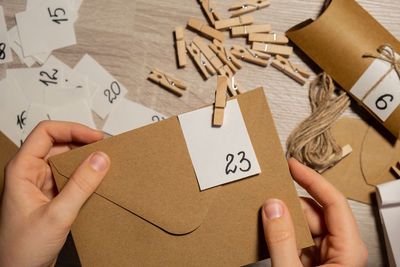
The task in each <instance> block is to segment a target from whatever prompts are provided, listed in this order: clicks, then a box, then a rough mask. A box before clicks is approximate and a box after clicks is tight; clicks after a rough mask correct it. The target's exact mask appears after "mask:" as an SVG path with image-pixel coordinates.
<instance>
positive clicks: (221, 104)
mask: <svg viewBox="0 0 400 267" xmlns="http://www.w3.org/2000/svg"><path fill="white" fill-rule="evenodd" d="M226 88H227V78H226V77H225V76H222V75H218V79H217V89H216V90H215V104H214V116H213V126H219V127H220V126H222V124H223V123H224V110H225V106H226Z"/></svg>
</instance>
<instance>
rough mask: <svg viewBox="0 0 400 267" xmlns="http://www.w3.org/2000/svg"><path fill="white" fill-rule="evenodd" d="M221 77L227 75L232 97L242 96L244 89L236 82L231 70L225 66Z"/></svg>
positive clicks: (221, 71)
mask: <svg viewBox="0 0 400 267" xmlns="http://www.w3.org/2000/svg"><path fill="white" fill-rule="evenodd" d="M220 74H221V75H225V76H226V77H227V78H228V91H229V93H230V95H231V96H235V95H237V94H242V93H243V90H242V87H241V86H240V85H239V83H238V82H237V81H236V80H235V76H234V75H233V72H232V71H231V69H230V68H229V67H228V66H227V65H225V66H224V67H223V68H222V69H221V70H220Z"/></svg>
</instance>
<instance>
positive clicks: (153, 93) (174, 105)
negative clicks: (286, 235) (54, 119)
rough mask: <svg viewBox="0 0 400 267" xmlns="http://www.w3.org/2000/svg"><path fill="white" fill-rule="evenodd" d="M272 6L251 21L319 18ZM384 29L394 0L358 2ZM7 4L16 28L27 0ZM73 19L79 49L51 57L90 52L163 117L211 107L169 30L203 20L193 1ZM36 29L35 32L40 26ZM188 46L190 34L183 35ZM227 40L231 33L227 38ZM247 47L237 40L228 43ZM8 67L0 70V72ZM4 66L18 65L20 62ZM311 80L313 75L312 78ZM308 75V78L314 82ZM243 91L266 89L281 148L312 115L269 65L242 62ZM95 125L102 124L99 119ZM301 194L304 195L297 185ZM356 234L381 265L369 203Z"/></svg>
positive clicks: (281, 27) (303, 95)
mask: <svg viewBox="0 0 400 267" xmlns="http://www.w3.org/2000/svg"><path fill="white" fill-rule="evenodd" d="M240 1H241V0H229V1H227V0H225V1H222V0H214V2H215V5H216V8H217V10H218V12H219V13H220V14H221V15H222V17H224V18H228V17H229V12H228V11H227V10H228V7H229V6H230V5H232V4H235V3H237V2H240ZM270 1H271V6H270V7H268V8H265V9H262V10H259V11H256V12H253V13H252V14H253V16H254V18H255V23H257V24H261V23H270V24H272V28H273V30H274V31H276V32H278V33H282V32H285V31H286V30H287V29H288V28H289V27H291V26H293V25H295V24H297V23H299V22H301V21H303V20H305V19H307V18H316V17H317V16H318V14H319V13H320V11H321V8H322V5H323V0H307V1H304V0H270ZM357 2H359V3H360V4H361V5H362V6H363V7H364V8H365V9H366V10H367V11H368V12H370V13H371V14H372V15H373V16H374V17H375V18H376V19H377V20H378V21H379V22H380V23H381V24H383V25H384V26H385V27H386V28H387V29H388V30H389V31H390V32H392V33H393V34H394V36H396V37H397V38H400V26H399V25H400V5H399V1H398V0H359V1H357ZM0 5H2V6H3V7H4V10H5V15H6V20H7V25H8V28H11V27H12V26H13V25H15V19H14V14H15V13H16V12H21V11H24V10H25V0H0ZM79 15H80V17H79V20H78V21H77V22H76V32H77V40H78V44H77V45H76V46H73V47H69V48H65V49H61V50H59V51H56V52H55V53H54V54H55V55H56V56H57V57H59V58H60V59H62V60H63V61H64V62H66V63H67V64H69V65H70V66H71V67H73V66H74V65H75V64H76V63H77V62H78V61H79V59H80V58H81V57H82V56H83V55H84V54H85V53H89V54H90V55H92V56H93V57H94V58H95V59H96V60H98V61H99V62H100V63H101V64H102V65H103V66H104V67H105V68H106V69H107V70H108V71H109V72H110V73H112V75H114V77H116V78H117V79H118V80H119V81H120V82H121V83H122V84H124V85H125V87H126V88H128V90H129V94H128V96H127V97H128V98H130V99H132V100H134V101H136V102H139V103H142V104H143V105H146V106H148V107H150V108H153V109H155V110H157V111H159V112H162V113H164V114H166V115H177V114H180V113H183V112H186V111H189V110H191V109H193V108H196V107H199V106H202V105H205V104H209V103H211V102H213V98H214V90H215V86H216V77H213V78H211V79H210V80H208V81H204V80H203V79H202V78H201V76H200V75H199V73H198V72H197V70H196V68H195V67H194V65H193V63H192V62H191V60H190V59H189V61H188V62H189V63H188V66H187V67H186V68H185V69H182V70H178V69H177V67H176V60H175V50H174V42H173V30H174V28H175V26H178V25H185V24H186V22H187V21H188V20H189V18H197V19H200V20H203V21H205V17H204V16H203V14H202V12H201V9H200V5H199V4H198V3H197V1H196V0H137V1H132V0H84V2H83V5H82V7H81V9H80V12H79ZM38 30H40V29H38ZM185 33H186V36H185V38H186V41H187V42H189V41H190V40H192V39H193V37H194V36H195V35H194V34H193V33H192V32H190V31H186V32H185ZM227 36H228V34H227ZM244 43H245V39H243V38H236V39H232V40H228V41H226V44H227V45H231V44H241V45H243V44H244ZM291 60H292V61H293V62H294V63H298V64H300V65H301V66H303V67H305V68H306V69H309V70H311V71H312V72H313V73H316V72H319V70H318V68H317V67H316V66H315V65H314V64H313V63H312V62H310V60H308V59H307V57H306V56H305V55H304V54H303V53H302V52H301V51H299V50H298V49H295V54H294V55H293V56H292V57H291ZM6 67H7V66H2V67H1V68H2V70H1V75H2V76H4V70H5V68H6ZM8 67H22V65H20V64H18V63H12V64H8ZM153 67H156V68H158V69H160V70H162V71H164V72H166V73H168V74H170V75H171V76H173V77H175V78H177V79H178V80H180V81H182V82H184V83H186V84H187V85H188V91H187V92H186V93H185V94H184V96H182V97H181V98H178V97H176V96H174V95H172V94H170V93H168V92H166V91H165V90H163V89H161V88H159V87H158V86H157V85H155V84H153V83H151V82H149V81H147V80H146V77H147V75H148V74H149V72H150V70H151V68H153ZM313 76H315V75H313ZM312 78H313V77H312ZM236 79H237V81H238V82H239V83H240V84H241V86H242V87H243V88H244V89H245V90H250V89H253V88H256V87H259V86H263V87H264V88H265V92H266V94H267V98H268V102H269V104H270V108H271V112H272V115H273V117H274V120H275V124H276V127H277V129H278V132H279V136H280V140H281V143H282V146H283V148H284V149H285V146H284V144H285V141H286V138H287V137H288V135H289V134H290V132H291V131H292V129H293V128H294V127H295V126H296V124H297V123H299V122H300V121H301V120H303V119H304V118H305V117H306V116H307V115H308V114H309V112H310V108H309V102H308V85H309V84H308V83H307V84H306V85H305V86H300V85H298V84H297V83H296V82H294V81H293V80H291V79H290V78H288V77H286V76H285V75H284V74H282V73H281V72H279V71H278V70H276V69H274V68H273V67H270V66H269V67H267V68H261V67H258V66H255V65H251V64H247V63H244V68H243V69H242V70H240V71H239V72H238V74H237V75H236ZM361 113H362V111H360V110H359V109H358V108H357V107H352V108H349V110H348V111H346V115H349V116H353V117H358V116H360V114H361ZM96 123H97V124H98V126H99V127H101V126H102V122H101V121H100V120H99V119H98V118H96ZM299 193H300V194H301V195H305V192H304V191H303V190H302V189H300V188H299ZM349 202H350V204H351V207H352V209H353V211H354V214H355V217H356V219H357V222H358V226H359V229H360V231H361V234H362V236H363V238H364V241H365V242H366V244H367V246H368V250H369V261H368V265H369V266H385V265H387V262H386V254H385V250H384V242H383V238H382V232H381V229H380V226H379V218H378V216H377V214H376V210H375V209H374V208H372V207H370V206H368V205H364V204H361V203H357V202H354V201H349Z"/></svg>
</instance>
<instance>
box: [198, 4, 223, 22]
mask: <svg viewBox="0 0 400 267" xmlns="http://www.w3.org/2000/svg"><path fill="white" fill-rule="evenodd" d="M199 2H200V4H201V7H202V8H203V10H204V13H206V15H207V18H208V20H209V21H210V22H211V24H212V25H213V26H214V25H215V21H216V20H221V16H220V15H219V14H218V12H217V10H216V9H215V5H214V4H213V3H212V2H211V0H199Z"/></svg>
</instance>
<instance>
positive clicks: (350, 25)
mask: <svg viewBox="0 0 400 267" xmlns="http://www.w3.org/2000/svg"><path fill="white" fill-rule="evenodd" d="M286 35H287V36H288V37H289V39H290V40H291V41H293V42H294V43H295V44H296V45H297V46H298V47H299V48H300V49H301V50H303V51H304V52H305V53H306V54H307V55H308V56H309V57H310V58H311V59H312V60H313V61H314V62H315V63H316V64H318V65H319V66H320V67H321V68H322V69H323V70H324V71H326V72H327V73H328V74H329V75H331V76H332V78H333V79H334V80H335V81H336V82H337V83H338V84H339V85H340V86H341V87H343V89H345V90H346V91H347V92H348V91H349V90H350V89H351V88H352V86H353V85H354V84H355V83H356V82H357V80H358V79H359V78H360V77H361V75H362V74H363V73H364V72H365V71H366V69H367V68H368V67H369V65H370V64H371V63H372V61H373V59H372V58H364V57H363V55H364V54H365V53H373V54H376V49H377V48H378V47H379V46H380V45H382V44H390V45H392V47H393V49H394V50H396V51H397V53H399V52H400V42H399V41H398V40H396V38H395V37H394V36H393V35H392V34H391V33H389V32H388V31H387V30H386V29H385V28H384V27H383V26H382V25H380V24H379V23H378V22H377V21H376V20H375V19H374V18H373V17H372V16H371V15H370V14H369V13H368V12H367V11H365V10H364V9H363V8H362V7H361V6H360V5H359V4H357V3H356V1H354V0H332V1H331V3H330V5H329V7H328V8H327V9H326V10H325V11H324V13H323V14H322V15H321V16H320V17H319V18H318V19H317V20H315V21H313V20H311V19H309V20H306V21H304V22H302V23H300V24H298V25H296V26H294V27H293V28H291V29H289V30H288V31H287V32H286ZM357 101H358V100H357ZM358 102H359V101H358ZM359 103H360V104H361V105H362V106H363V107H364V108H365V109H367V110H368V111H369V109H368V108H367V107H366V106H365V105H364V104H362V103H361V102H359ZM369 112H370V111H369ZM370 113H371V114H372V112H370ZM372 116H373V117H375V118H376V119H377V120H378V121H379V122H381V121H380V120H379V118H377V117H376V116H375V115H374V114H372ZM381 123H382V122H381ZM382 124H383V125H384V127H385V128H387V129H388V130H389V131H390V132H391V133H392V134H393V135H394V136H395V137H399V133H400V127H399V125H400V106H399V107H397V109H396V110H395V111H394V112H393V113H392V114H391V116H390V117H389V118H388V119H387V120H386V121H385V122H383V123H382Z"/></svg>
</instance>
